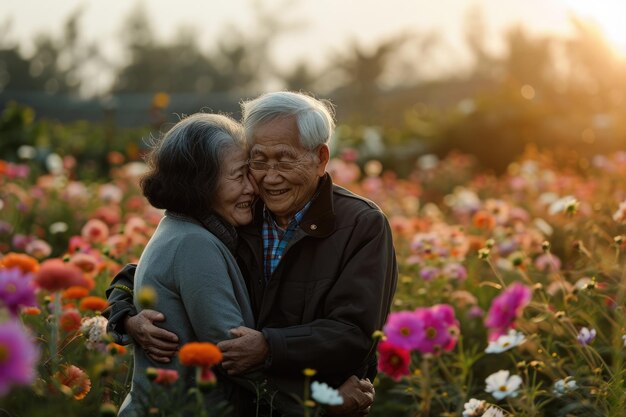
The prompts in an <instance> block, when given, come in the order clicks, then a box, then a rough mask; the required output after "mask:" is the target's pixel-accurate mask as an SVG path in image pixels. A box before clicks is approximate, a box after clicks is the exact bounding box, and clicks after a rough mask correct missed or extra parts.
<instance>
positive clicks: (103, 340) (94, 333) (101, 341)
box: [80, 316, 108, 352]
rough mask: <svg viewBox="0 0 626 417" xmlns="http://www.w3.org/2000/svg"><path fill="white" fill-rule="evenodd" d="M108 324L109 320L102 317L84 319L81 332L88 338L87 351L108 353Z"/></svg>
mask: <svg viewBox="0 0 626 417" xmlns="http://www.w3.org/2000/svg"><path fill="white" fill-rule="evenodd" d="M107 323H108V320H107V319H106V318H105V317H102V316H95V317H91V318H84V319H83V321H82V323H81V325H80V331H81V333H83V334H84V335H85V337H86V338H87V340H86V341H85V346H86V347H87V349H89V350H98V351H100V352H106V344H107Z"/></svg>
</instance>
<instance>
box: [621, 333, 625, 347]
mask: <svg viewBox="0 0 626 417" xmlns="http://www.w3.org/2000/svg"><path fill="white" fill-rule="evenodd" d="M622 339H623V340H624V347H626V334H625V335H623V336H622Z"/></svg>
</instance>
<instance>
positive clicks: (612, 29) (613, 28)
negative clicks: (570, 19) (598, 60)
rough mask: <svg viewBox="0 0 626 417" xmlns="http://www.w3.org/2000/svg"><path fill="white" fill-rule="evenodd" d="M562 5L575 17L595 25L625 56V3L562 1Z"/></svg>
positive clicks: (588, 0)
mask: <svg viewBox="0 0 626 417" xmlns="http://www.w3.org/2000/svg"><path fill="white" fill-rule="evenodd" d="M563 3H564V4H565V5H566V7H567V8H568V9H569V10H571V11H572V12H573V13H575V14H576V15H577V16H580V17H582V18H584V19H589V20H591V21H592V22H594V23H595V24H597V25H598V27H599V28H600V30H601V31H602V33H603V34H604V36H605V37H606V39H607V40H608V41H609V42H610V43H611V44H612V45H613V46H614V47H615V50H616V51H617V52H619V53H620V54H622V55H624V56H626V24H625V21H624V18H625V17H626V1H624V0H598V1H591V0H563Z"/></svg>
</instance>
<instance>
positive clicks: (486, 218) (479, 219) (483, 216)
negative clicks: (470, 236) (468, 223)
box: [472, 210, 496, 230]
mask: <svg viewBox="0 0 626 417" xmlns="http://www.w3.org/2000/svg"><path fill="white" fill-rule="evenodd" d="M472 223H473V224H474V226H476V227H478V228H479V229H485V230H491V229H493V228H494V227H495V225H496V219H495V217H493V215H492V214H491V213H489V212H488V211H485V210H480V211H477V212H476V214H474V217H473V218H472Z"/></svg>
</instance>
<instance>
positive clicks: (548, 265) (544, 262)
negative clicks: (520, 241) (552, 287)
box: [535, 253, 561, 272]
mask: <svg viewBox="0 0 626 417" xmlns="http://www.w3.org/2000/svg"><path fill="white" fill-rule="evenodd" d="M535 268H537V269H538V270H540V271H549V272H557V271H559V270H560V269H561V260H560V259H559V258H558V257H557V256H555V255H552V254H551V253H544V254H542V255H539V256H538V257H537V259H535Z"/></svg>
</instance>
